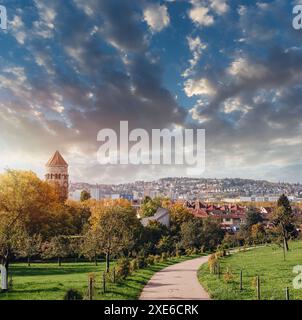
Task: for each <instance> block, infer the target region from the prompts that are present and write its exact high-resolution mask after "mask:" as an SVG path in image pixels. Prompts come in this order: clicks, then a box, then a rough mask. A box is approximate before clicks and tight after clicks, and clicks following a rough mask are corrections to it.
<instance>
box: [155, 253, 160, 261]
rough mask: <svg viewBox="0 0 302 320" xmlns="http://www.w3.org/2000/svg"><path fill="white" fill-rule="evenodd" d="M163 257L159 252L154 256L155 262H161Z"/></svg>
mask: <svg viewBox="0 0 302 320" xmlns="http://www.w3.org/2000/svg"><path fill="white" fill-rule="evenodd" d="M160 260H161V257H160V256H159V255H158V254H157V255H156V256H154V263H160Z"/></svg>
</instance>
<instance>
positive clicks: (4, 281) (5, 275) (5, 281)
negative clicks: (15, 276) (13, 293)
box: [0, 260, 9, 292]
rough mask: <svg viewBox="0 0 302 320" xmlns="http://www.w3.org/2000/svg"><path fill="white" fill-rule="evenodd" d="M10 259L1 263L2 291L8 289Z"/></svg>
mask: <svg viewBox="0 0 302 320" xmlns="http://www.w3.org/2000/svg"><path fill="white" fill-rule="evenodd" d="M8 265H9V262H8V260H7V261H6V262H5V263H4V264H1V265H0V268H1V289H2V291H4V292H6V291H8Z"/></svg>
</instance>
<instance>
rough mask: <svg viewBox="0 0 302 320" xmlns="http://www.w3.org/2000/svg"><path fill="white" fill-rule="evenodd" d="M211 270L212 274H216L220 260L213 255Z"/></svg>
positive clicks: (209, 264) (210, 261) (210, 260)
mask: <svg viewBox="0 0 302 320" xmlns="http://www.w3.org/2000/svg"><path fill="white" fill-rule="evenodd" d="M208 266H209V270H210V272H211V273H215V272H216V269H217V266H218V259H217V257H216V254H214V253H213V254H211V255H210V257H209V261H208Z"/></svg>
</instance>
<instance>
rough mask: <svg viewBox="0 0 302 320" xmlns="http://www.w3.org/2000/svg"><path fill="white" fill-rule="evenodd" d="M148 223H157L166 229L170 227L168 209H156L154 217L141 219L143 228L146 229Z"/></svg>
mask: <svg viewBox="0 0 302 320" xmlns="http://www.w3.org/2000/svg"><path fill="white" fill-rule="evenodd" d="M149 221H157V222H159V223H161V224H163V225H165V226H166V227H168V228H169V227H170V213H169V210H168V209H164V208H158V209H157V211H156V212H155V214H154V216H152V217H147V218H143V219H142V220H141V223H142V225H143V226H144V227H146V226H147V225H148V223H149Z"/></svg>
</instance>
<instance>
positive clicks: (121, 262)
mask: <svg viewBox="0 0 302 320" xmlns="http://www.w3.org/2000/svg"><path fill="white" fill-rule="evenodd" d="M115 272H116V277H117V278H119V279H125V278H126V277H127V276H129V274H130V262H129V259H127V258H120V259H118V261H117V263H116V267H115Z"/></svg>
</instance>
